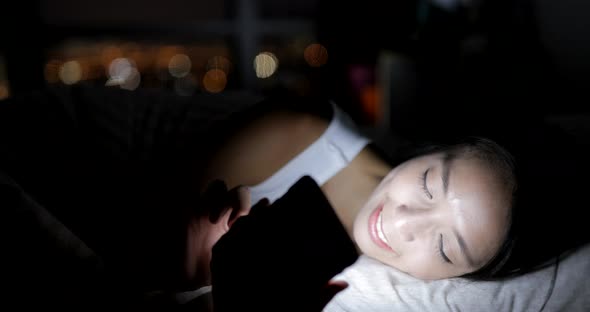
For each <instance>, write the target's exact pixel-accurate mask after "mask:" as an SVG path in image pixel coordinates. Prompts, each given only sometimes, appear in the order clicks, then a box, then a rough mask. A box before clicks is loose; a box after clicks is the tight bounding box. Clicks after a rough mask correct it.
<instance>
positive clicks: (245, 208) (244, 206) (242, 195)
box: [228, 186, 251, 227]
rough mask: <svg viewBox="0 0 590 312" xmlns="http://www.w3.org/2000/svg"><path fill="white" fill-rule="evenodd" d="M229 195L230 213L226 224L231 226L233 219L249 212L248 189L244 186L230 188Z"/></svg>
mask: <svg viewBox="0 0 590 312" xmlns="http://www.w3.org/2000/svg"><path fill="white" fill-rule="evenodd" d="M229 195H230V196H229V199H230V206H231V207H232V213H231V215H230V218H229V221H228V226H230V227H231V226H232V224H233V223H234V221H235V220H237V219H238V218H239V217H241V216H245V215H247V214H248V213H249V212H250V208H251V205H250V189H248V188H247V187H245V186H238V187H236V188H233V189H231V190H230V194H229Z"/></svg>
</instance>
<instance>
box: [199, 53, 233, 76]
mask: <svg viewBox="0 0 590 312" xmlns="http://www.w3.org/2000/svg"><path fill="white" fill-rule="evenodd" d="M231 66H232V64H231V62H230V61H229V60H228V59H227V58H226V57H223V56H219V55H218V56H214V57H212V58H210V59H209V60H207V66H206V68H205V69H206V70H211V69H221V70H223V72H225V74H226V75H229V71H230V69H231Z"/></svg>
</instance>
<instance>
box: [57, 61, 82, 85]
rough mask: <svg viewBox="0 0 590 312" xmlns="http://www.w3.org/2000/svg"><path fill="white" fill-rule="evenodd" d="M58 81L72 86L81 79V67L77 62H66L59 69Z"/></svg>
mask: <svg viewBox="0 0 590 312" xmlns="http://www.w3.org/2000/svg"><path fill="white" fill-rule="evenodd" d="M59 79H60V80H61V81H62V82H63V83H65V84H67V85H72V84H75V83H77V82H79V81H80V80H81V79H82V66H80V63H78V61H67V62H65V63H63V64H62V65H61V66H60V68H59Z"/></svg>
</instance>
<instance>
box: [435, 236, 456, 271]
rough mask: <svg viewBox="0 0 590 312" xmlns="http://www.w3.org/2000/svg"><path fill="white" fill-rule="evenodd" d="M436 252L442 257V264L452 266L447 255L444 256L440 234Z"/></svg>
mask: <svg viewBox="0 0 590 312" xmlns="http://www.w3.org/2000/svg"><path fill="white" fill-rule="evenodd" d="M438 252H439V253H440V256H441V257H442V259H443V261H444V262H447V263H450V264H453V261H451V259H449V257H447V254H445V249H444V245H443V236H442V234H440V239H439V244H438Z"/></svg>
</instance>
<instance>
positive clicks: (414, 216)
mask: <svg viewBox="0 0 590 312" xmlns="http://www.w3.org/2000/svg"><path fill="white" fill-rule="evenodd" d="M333 107H334V117H333V118H332V119H331V120H325V119H322V118H321V117H316V116H315V115H310V114H305V113H301V112H296V113H288V112H286V111H278V112H273V113H270V114H266V115H264V116H263V117H260V118H258V119H256V120H254V121H253V122H252V123H249V124H248V125H247V126H246V127H244V128H242V129H241V130H240V131H239V133H238V134H237V135H235V136H232V137H231V138H230V139H229V140H228V141H227V143H226V144H224V145H223V147H222V148H221V149H220V150H219V151H218V152H217V153H215V154H214V155H215V156H214V157H212V159H213V160H212V162H211V165H210V166H208V168H210V170H209V173H208V176H209V177H214V178H216V179H220V180H223V181H226V182H227V183H228V186H229V187H235V186H238V185H248V186H249V188H250V191H251V193H252V197H253V199H252V200H253V202H257V201H258V200H259V199H261V198H264V197H266V198H269V199H270V200H271V202H272V201H274V200H276V199H277V198H279V197H280V196H281V195H282V194H284V193H285V192H286V190H287V189H288V187H289V186H291V185H293V184H294V183H295V181H297V180H298V179H299V178H300V177H302V176H303V175H305V174H309V175H311V176H312V177H314V178H315V180H316V182H317V183H318V184H319V185H320V186H321V188H322V190H323V192H324V193H325V195H326V197H327V198H328V200H329V201H330V203H331V205H332V206H333V208H334V209H335V211H336V213H337V215H338V216H339V218H340V220H341V222H342V224H343V225H344V226H345V228H346V230H347V232H348V233H349V235H350V236H351V238H354V240H355V242H356V243H357V245H358V247H359V249H360V250H361V251H362V252H363V253H365V254H368V255H370V256H372V257H375V258H376V259H378V260H380V261H382V262H384V263H386V264H388V265H392V266H394V267H397V268H399V269H400V270H402V271H405V272H407V273H409V274H411V275H414V276H416V277H419V278H424V279H440V278H447V277H453V276H459V275H464V274H468V273H473V272H475V271H478V270H480V269H482V268H483V267H485V266H486V265H488V264H491V260H492V259H493V258H495V257H496V256H498V257H500V258H501V257H503V256H504V254H500V255H498V254H499V252H500V251H501V250H504V249H502V248H501V247H502V246H503V244H504V242H505V241H506V240H507V233H508V232H507V230H508V229H509V227H510V226H509V225H510V220H511V213H510V212H511V208H512V196H513V192H514V191H515V189H516V180H515V176H514V172H513V170H514V166H513V163H512V159H511V157H510V155H509V154H508V153H507V152H506V151H505V150H504V149H503V148H502V147H500V146H499V145H497V144H495V143H494V142H492V141H489V140H485V139H474V140H472V141H466V142H463V143H459V144H457V145H453V146H448V147H445V148H443V147H440V148H438V149H433V150H431V151H429V152H428V153H425V154H423V155H418V156H416V157H413V158H411V159H409V160H407V161H405V162H403V163H401V164H399V165H397V166H393V165H392V164H390V163H388V161H387V160H386V159H384V158H383V157H382V153H379V152H377V151H376V150H375V149H374V147H372V146H370V145H369V141H368V140H367V139H366V138H364V137H362V136H361V135H359V134H358V131H357V130H355V129H354V128H353V125H352V123H351V121H350V120H348V119H347V117H346V116H345V114H344V113H343V112H342V111H340V110H339V109H338V108H337V107H336V106H333Z"/></svg>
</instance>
